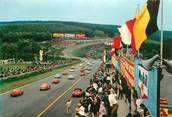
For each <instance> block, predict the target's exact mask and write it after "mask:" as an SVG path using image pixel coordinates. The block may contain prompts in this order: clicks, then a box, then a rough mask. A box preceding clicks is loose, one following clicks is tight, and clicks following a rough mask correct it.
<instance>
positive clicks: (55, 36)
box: [53, 33, 64, 38]
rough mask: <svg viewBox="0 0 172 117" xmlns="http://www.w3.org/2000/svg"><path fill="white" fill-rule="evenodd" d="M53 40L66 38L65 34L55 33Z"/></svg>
mask: <svg viewBox="0 0 172 117" xmlns="http://www.w3.org/2000/svg"><path fill="white" fill-rule="evenodd" d="M53 38H64V34H63V33H53Z"/></svg>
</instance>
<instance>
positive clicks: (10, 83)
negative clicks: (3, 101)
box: [0, 62, 79, 93]
mask: <svg viewBox="0 0 172 117" xmlns="http://www.w3.org/2000/svg"><path fill="white" fill-rule="evenodd" d="M78 63H79V62H77V63H74V64H69V65H65V66H63V67H58V68H55V69H53V70H52V71H45V72H36V73H32V74H29V75H26V76H21V77H18V78H14V79H9V80H4V81H0V84H1V85H0V93H4V92H6V91H9V90H11V89H14V88H17V87H21V86H24V85H26V84H29V83H32V82H35V81H38V80H41V79H44V78H47V77H49V76H52V75H55V74H57V73H59V72H62V71H63V70H65V69H67V68H69V67H71V66H72V65H75V64H78Z"/></svg>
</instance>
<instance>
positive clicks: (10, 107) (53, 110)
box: [1, 61, 100, 117]
mask: <svg viewBox="0 0 172 117" xmlns="http://www.w3.org/2000/svg"><path fill="white" fill-rule="evenodd" d="M99 64H100V61H95V63H94V64H93V65H92V68H91V73H90V74H87V75H86V76H84V77H81V76H80V68H79V66H76V68H75V71H74V72H70V71H69V70H67V71H69V73H70V74H73V75H74V76H75V79H74V80H69V79H68V78H67V76H68V75H66V76H62V78H61V79H60V81H61V82H60V83H59V84H51V81H52V79H53V78H54V77H49V78H46V79H43V80H40V81H37V82H34V83H31V84H29V85H26V86H24V87H22V88H21V89H23V90H24V95H22V96H19V97H10V96H9V93H6V94H3V95H1V99H2V101H3V108H2V110H1V111H2V114H1V116H2V117H39V116H40V117H66V113H65V103H66V101H67V100H68V99H71V100H72V110H71V115H73V114H74V110H75V107H76V104H77V102H78V101H79V98H73V97H71V92H72V91H73V89H74V88H76V87H80V88H83V89H85V88H86V87H87V86H88V84H89V81H90V78H91V77H92V75H93V73H94V72H95V71H96V70H97V69H98V66H99ZM44 82H48V83H50V84H51V89H50V90H47V91H40V90H39V86H40V85H41V84H42V83H44ZM55 100H56V102H54V101H55ZM52 102H54V103H53V105H52ZM50 105H51V106H50ZM47 107H48V108H47ZM45 109H46V111H45ZM71 115H70V116H71Z"/></svg>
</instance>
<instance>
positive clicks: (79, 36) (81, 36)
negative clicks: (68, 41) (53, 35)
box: [75, 34, 86, 39]
mask: <svg viewBox="0 0 172 117" xmlns="http://www.w3.org/2000/svg"><path fill="white" fill-rule="evenodd" d="M75 38H76V39H84V38H86V36H85V34H75Z"/></svg>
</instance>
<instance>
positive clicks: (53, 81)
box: [52, 79, 60, 84]
mask: <svg viewBox="0 0 172 117" xmlns="http://www.w3.org/2000/svg"><path fill="white" fill-rule="evenodd" d="M58 83H60V80H59V79H53V80H52V84H58Z"/></svg>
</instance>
